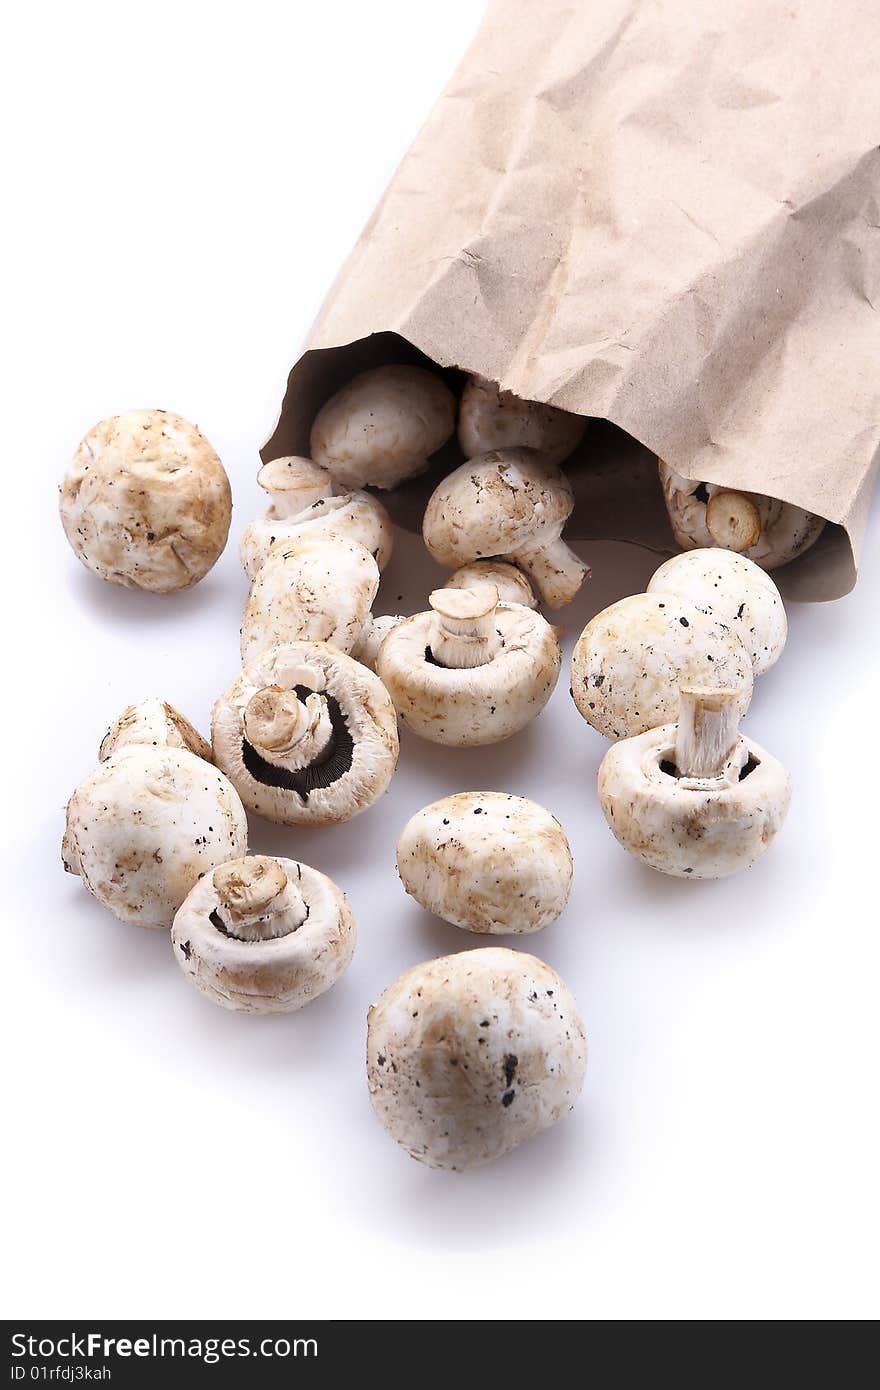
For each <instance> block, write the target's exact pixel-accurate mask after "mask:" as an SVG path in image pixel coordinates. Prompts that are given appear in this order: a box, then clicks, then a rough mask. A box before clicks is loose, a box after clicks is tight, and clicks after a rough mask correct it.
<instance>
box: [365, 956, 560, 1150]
mask: <svg viewBox="0 0 880 1390" xmlns="http://www.w3.org/2000/svg"><path fill="white" fill-rule="evenodd" d="M586 1063H587V1041H586V1035H585V1032H584V1025H583V1023H582V1021H581V1018H580V1014H579V1012H578V1007H577V1004H576V1002H575V1000H574V998H573V996H572V994H571V992H570V991H569V990H568V988H567V987H566V985H565V984H564V983H563V981H562V980H561V979H560V978H559V976H558V975H557V974H556V972H555V970H551V968H550V966H549V965H545V964H544V962H543V961H540V960H537V959H536V958H535V957H534V956H530V955H526V954H525V953H524V952H520V951H509V950H506V949H504V948H503V947H497V946H495V947H484V948H481V949H480V950H477V951H462V952H460V953H459V954H458V955H454V956H442V957H441V958H440V959H439V960H431V961H426V962H425V964H424V965H417V966H415V967H414V968H413V969H412V970H407V971H405V973H404V974H403V975H401V976H400V977H399V978H398V979H397V980H395V981H394V983H393V984H392V985H389V987H388V989H386V990H385V993H384V994H383V995H382V997H381V999H380V1000H379V1002H378V1003H377V1004H374V1005H373V1007H372V1008H371V1009H370V1011H369V1013H368V1015H367V1082H368V1085H369V1090H370V1100H371V1102H372V1105H373V1109H374V1111H375V1112H376V1115H377V1116H378V1118H379V1119H380V1120H381V1122H382V1124H383V1125H384V1126H385V1128H386V1129H387V1131H388V1133H389V1134H390V1135H391V1137H392V1138H393V1139H396V1140H397V1142H398V1144H401V1145H402V1146H403V1148H405V1149H406V1150H407V1152H408V1153H409V1154H410V1155H411V1156H412V1157H413V1158H416V1159H418V1160H419V1162H421V1163H426V1164H427V1165H428V1166H429V1167H431V1168H451V1169H456V1170H458V1169H464V1168H474V1167H476V1166H477V1165H479V1164H481V1163H488V1162H490V1161H491V1160H492V1159H495V1158H498V1157H500V1156H501V1154H504V1153H507V1152H508V1151H509V1150H510V1149H513V1148H515V1147H516V1146H517V1145H518V1144H523V1143H525V1141H526V1140H528V1139H533V1138H534V1137H535V1135H537V1134H540V1133H541V1131H542V1130H545V1129H548V1128H549V1127H550V1126H551V1125H555V1124H556V1123H557V1122H558V1121H559V1120H561V1119H564V1117H565V1116H566V1115H567V1114H568V1112H569V1111H570V1110H571V1109H572V1107H573V1105H574V1103H575V1101H576V1100H577V1098H578V1095H579V1094H580V1091H581V1087H582V1086H583V1081H584V1072H585V1070H586Z"/></svg>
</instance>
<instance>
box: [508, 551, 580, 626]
mask: <svg viewBox="0 0 880 1390" xmlns="http://www.w3.org/2000/svg"><path fill="white" fill-rule="evenodd" d="M508 559H511V560H514V561H515V562H516V564H518V565H519V566H520V567H521V568H522V569H524V570H525V571H526V572H527V573H528V574H529V575H531V577H532V579H533V580H534V581H535V586H536V588H537V590H538V593H539V594H540V595H541V598H542V599H543V600H544V602H545V603H548V604H549V605H550V607H551V608H563V607H564V606H565V604H566V603H571V600H572V599H573V598H574V596H575V594H576V593H577V592H578V590H579V589H580V587H581V585H582V584H583V582H584V580H585V579H587V578H588V577H589V574H590V567H589V565H585V564H584V562H583V560H581V559H580V558H579V557H578V556H577V555H575V553H574V551H573V550H572V549H571V547H570V546H567V545H566V544H565V541H564V540H563V539H562V537H561V536H558V535H557V536H554V537H553V538H552V539H549V540H548V539H547V538H546V537H545V536H538V537H537V538H536V539H535V540H532V541H527V542H526V544H525V545H521V546H520V547H519V549H518V550H515V551H512V552H511V553H510V555H509V556H508Z"/></svg>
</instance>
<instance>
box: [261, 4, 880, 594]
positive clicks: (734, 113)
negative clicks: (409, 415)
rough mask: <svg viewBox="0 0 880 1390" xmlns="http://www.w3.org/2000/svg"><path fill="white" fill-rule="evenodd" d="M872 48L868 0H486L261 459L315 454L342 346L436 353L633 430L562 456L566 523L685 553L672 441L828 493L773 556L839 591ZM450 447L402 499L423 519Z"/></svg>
mask: <svg viewBox="0 0 880 1390" xmlns="http://www.w3.org/2000/svg"><path fill="white" fill-rule="evenodd" d="M878 72H880V7H878V5H877V0H847V3H846V4H840V3H835V0H784V2H781V0H726V3H725V4H723V5H716V4H708V3H706V4H703V3H695V0H590V2H589V3H586V0H584V2H583V3H578V0H496V2H495V3H494V4H493V5H492V6H491V7H490V9H489V12H488V14H487V17H486V19H485V21H484V23H483V26H482V28H481V30H480V32H479V33H478V35H477V38H476V40H475V42H474V43H473V45H472V47H471V49H470V51H469V52H468V54H467V55H466V57H465V59H464V61H463V62H462V64H461V66H460V68H459V70H458V72H457V73H456V74H455V76H454V77H453V79H452V81H451V82H450V84H449V86H448V87H447V88H446V91H445V92H444V93H443V95H442V96H441V98H440V100H439V101H438V103H437V105H436V106H435V108H434V110H433V112H432V114H431V116H430V118H429V120H428V122H427V124H426V125H425V126H424V128H423V130H422V131H421V133H420V135H419V136H418V138H417V139H416V141H415V143H414V144H413V145H412V147H411V149H410V150H409V153H408V154H407V155H406V157H405V158H404V160H403V163H402V164H401V166H400V168H399V169H398V171H397V173H396V175H395V176H394V178H393V180H392V182H391V184H390V186H389V188H388V190H387V191H386V193H385V196H384V197H383V199H382V201H381V202H380V204H379V206H378V208H377V209H376V211H375V212H374V214H373V216H372V218H371V219H370V221H369V223H368V224H367V226H366V228H365V229H364V231H363V233H362V235H361V238H360V240H359V241H358V243H357V245H356V247H355V249H354V251H353V252H352V254H351V256H350V257H349V259H348V262H347V263H346V265H345V266H344V267H343V270H342V272H341V274H340V275H339V277H338V279H337V281H336V283H335V285H334V286H333V287H332V289H331V291H330V293H329V295H328V297H327V300H326V302H325V304H324V306H323V308H322V311H321V313H320V315H319V317H318V320H317V322H316V323H315V325H314V327H313V329H312V332H311V335H310V337H309V340H308V343H307V346H306V351H305V353H304V355H303V356H302V357H300V359H299V361H298V362H297V364H296V366H295V367H294V369H293V371H292V372H291V374H290V378H289V382H288V390H287V394H286V396H285V399H284V403H283V406H282V410H281V415H280V419H279V421H278V424H277V426H276V428H275V430H274V432H273V434H272V436H271V438H270V439H269V441H268V443H267V444H266V446H265V448H264V451H263V457H264V458H274V457H277V456H278V455H280V454H285V453H294V452H308V432H309V425H310V423H311V420H312V418H313V416H314V414H315V412H316V410H317V409H318V407H319V406H320V405H321V403H322V402H323V401H324V399H326V397H327V396H328V395H329V394H330V392H331V391H332V390H334V389H335V388H336V387H337V385H339V384H341V383H342V382H343V381H344V380H345V379H347V378H348V377H349V376H350V375H351V374H352V373H353V372H354V371H356V370H360V369H362V368H364V367H366V366H370V365H373V364H375V363H377V362H382V361H418V360H420V355H421V354H424V356H425V357H427V358H430V359H431V360H432V361H433V362H435V363H438V364H439V365H440V366H442V367H444V368H449V369H464V370H466V371H468V372H479V373H481V374H483V375H485V376H488V377H491V378H492V379H493V380H495V381H497V382H500V384H501V385H502V386H503V387H504V388H505V389H509V390H512V391H515V392H516V393H517V394H518V395H520V396H523V397H527V398H530V399H534V400H541V401H546V402H549V403H551V404H553V405H557V406H563V407H564V408H565V409H567V410H572V411H577V412H579V413H581V414H583V415H590V416H595V417H599V419H601V420H604V421H608V422H611V423H612V424H613V425H614V426H616V427H617V428H616V429H611V428H609V427H608V426H594V427H592V428H591V431H589V432H588V436H587V440H586V441H585V445H584V447H583V451H582V456H581V460H582V461H581V462H580V463H578V462H577V461H575V462H574V465H573V466H570V465H567V471H569V473H570V475H572V476H573V481H574V482H575V488H576V493H577V496H578V507H577V510H576V513H575V517H574V518H573V519H572V523H571V524H570V528H569V532H568V534H570V535H573V536H575V537H577V536H582V537H615V538H619V539H623V540H629V541H635V542H637V543H640V544H643V545H647V546H650V547H651V548H654V549H657V550H659V551H671V550H673V549H674V548H675V547H674V544H673V542H672V537H671V533H670V531H669V528H668V525H667V523H666V520H665V514H664V512H663V508H662V501H661V497H660V490H659V486H658V483H657V478H656V465H655V461H654V456H655V455H660V456H662V457H663V458H665V459H667V460H668V461H669V462H670V463H671V464H672V465H673V466H674V467H675V468H676V469H677V470H678V471H679V472H681V473H684V474H685V475H686V476H687V477H690V478H697V479H706V480H708V481H711V482H717V483H722V484H724V485H726V486H730V487H739V488H743V489H746V490H750V491H755V492H763V493H768V494H770V495H772V496H776V497H781V498H783V499H784V500H786V501H789V502H793V503H796V504H797V505H798V506H801V507H806V508H807V509H809V510H810V511H813V512H817V513H819V514H820V515H822V516H824V517H826V518H827V519H828V520H829V521H830V522H832V523H834V525H832V526H829V527H826V529H825V531H824V532H823V535H822V538H821V539H820V541H819V542H818V543H817V545H816V546H815V547H814V548H813V549H812V550H810V551H808V552H807V553H806V554H805V555H804V556H802V557H801V558H800V559H798V560H796V561H795V562H794V563H793V564H791V565H790V566H787V567H786V569H785V570H783V571H780V572H778V573H779V578H780V581H781V582H782V583H783V585H784V586H785V589H786V592H787V593H789V594H790V595H791V596H794V597H798V598H808V599H822V598H833V597H836V596H838V595H840V594H843V593H846V592H847V591H848V590H849V589H850V588H851V587H852V584H853V583H854V582H855V562H856V557H857V555H858V550H859V545H860V542H861V539H862V535H863V531H864V526H865V521H866V515H867V508H868V501H869V495H870V491H871V485H872V482H873V479H874V474H875V471H876V465H877V459H878V444H880V314H878V309H880V152H878V150H877V147H876V146H877V140H878V135H880V101H878V98H877V73H878ZM450 377H451V378H452V379H454V378H455V373H454V372H452V371H450ZM621 431H625V432H626V434H625V435H624V434H623V433H621ZM626 436H630V438H627V437H626ZM636 441H638V443H636ZM457 461H458V459H457V458H456V456H455V454H454V451H453V450H450V451H448V456H447V457H446V458H445V459H444V460H441V461H440V462H439V463H438V465H437V468H435V469H433V470H432V472H431V474H430V475H429V476H428V477H427V478H426V479H424V480H422V481H421V482H420V483H415V484H410V485H408V486H407V487H405V488H404V489H402V490H401V495H400V496H399V497H398V496H396V495H395V496H394V497H393V498H392V501H393V502H394V505H395V506H397V507H398V508H402V509H403V514H404V515H406V514H407V508H409V513H408V515H409V519H410V522H411V523H412V524H415V525H418V520H419V509H420V507H421V506H422V505H423V503H424V500H425V497H426V495H427V492H428V490H429V488H430V486H431V484H432V483H433V482H434V481H435V480H436V475H437V472H438V470H439V471H442V470H443V468H444V467H445V468H448V467H449V466H451V465H452V464H454V463H456V462H457Z"/></svg>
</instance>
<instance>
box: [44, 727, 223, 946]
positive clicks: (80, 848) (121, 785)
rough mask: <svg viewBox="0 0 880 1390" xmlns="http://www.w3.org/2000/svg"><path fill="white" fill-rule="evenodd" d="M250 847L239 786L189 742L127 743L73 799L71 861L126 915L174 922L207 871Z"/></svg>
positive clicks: (66, 849)
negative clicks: (172, 744)
mask: <svg viewBox="0 0 880 1390" xmlns="http://www.w3.org/2000/svg"><path fill="white" fill-rule="evenodd" d="M244 854H247V821H246V819H245V813H244V808H243V806H242V804H241V801H240V800H239V797H238V794H237V793H236V791H235V788H234V787H233V786H232V785H231V784H230V783H229V782H228V781H227V779H226V778H225V777H224V776H223V774H222V773H221V772H218V771H217V769H216V768H215V767H212V766H211V764H210V763H207V762H205V761H204V760H203V759H202V758H199V757H197V756H196V755H195V754H194V753H191V752H189V750H188V749H186V748H174V747H158V748H155V747H152V746H150V745H142V744H141V745H138V744H132V745H129V746H123V747H120V748H119V750H118V751H117V752H115V753H113V754H111V755H110V756H109V757H105V759H104V761H103V762H102V763H101V764H100V765H99V766H98V768H96V770H95V771H94V772H93V773H92V774H91V775H90V776H89V777H87V778H86V779H85V781H84V782H81V783H80V785H79V786H78V787H77V789H76V791H75V792H74V794H73V796H72V797H71V798H70V801H69V802H68V805H67V829H66V832H65V835H64V844H63V847H62V857H63V860H64V867H65V869H67V870H68V872H69V873H73V874H79V876H80V878H81V879H82V881H83V883H84V884H85V886H86V888H88V890H89V892H90V893H91V894H92V895H93V896H94V897H95V898H97V900H98V902H99V903H101V904H102V905H103V906H104V907H107V908H109V909H110V911H111V912H113V913H114V914H115V915H116V916H117V917H119V918H121V920H122V921H123V922H134V923H135V924H136V925H138V926H142V927H170V926H171V923H172V920H173V918H174V914H175V912H176V911H177V909H178V908H179V907H180V904H181V903H182V902H183V900H184V898H185V897H186V895H187V893H188V892H189V891H190V889H191V888H192V887H193V885H194V884H195V883H196V882H197V881H198V879H199V878H200V876H201V875H202V874H204V873H207V872H208V871H209V870H210V869H213V868H215V867H216V866H217V865H218V864H222V863H224V861H225V860H227V859H231V858H232V859H234V858H238V857H239V856H240V855H244Z"/></svg>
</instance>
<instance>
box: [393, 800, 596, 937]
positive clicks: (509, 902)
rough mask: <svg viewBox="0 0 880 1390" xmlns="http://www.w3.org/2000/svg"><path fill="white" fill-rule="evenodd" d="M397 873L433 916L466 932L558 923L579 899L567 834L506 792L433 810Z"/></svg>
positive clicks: (412, 825)
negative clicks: (573, 899) (573, 883)
mask: <svg viewBox="0 0 880 1390" xmlns="http://www.w3.org/2000/svg"><path fill="white" fill-rule="evenodd" d="M397 872H398V873H399V874H400V878H401V882H402V883H403V886H404V888H405V889H406V891H407V893H409V894H410V896H411V897H413V898H415V900H416V902H418V903H421V905H422V907H424V908H427V910H428V912H433V913H435V914H436V916H438V917H443V918H445V920H446V921H447V922H451V923H452V924H453V925H454V926H456V927H462V928H463V929H464V930H465V931H471V932H482V933H487V934H490V935H503V934H506V933H509V934H511V935H514V934H521V933H526V932H536V931H540V930H541V929H542V927H546V926H547V924H548V923H549V922H553V921H555V919H556V918H557V917H558V916H559V914H560V913H561V912H562V911H563V909H564V908H565V905H566V903H567V902H568V897H569V893H570V892H571V877H572V859H571V849H570V848H569V844H568V840H567V839H566V837H565V831H564V830H563V829H562V826H561V825H560V824H559V821H558V820H556V818H555V816H551V814H550V812H549V811H545V810H544V807H543V806H539V805H537V803H536V802H534V801H528V800H527V799H526V798H525V797H522V796H510V795H508V794H507V793H506V792H459V793H457V794H456V795H454V796H445V797H443V798H442V800H440V801H435V802H433V803H432V804H431V805H430V806H425V807H423V808H422V810H421V811H417V812H416V814H415V815H414V816H413V817H412V818H411V819H410V820H409V821H408V822H407V823H406V825H405V826H404V828H403V830H402V831H401V833H400V838H399V839H398V841H397Z"/></svg>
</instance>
